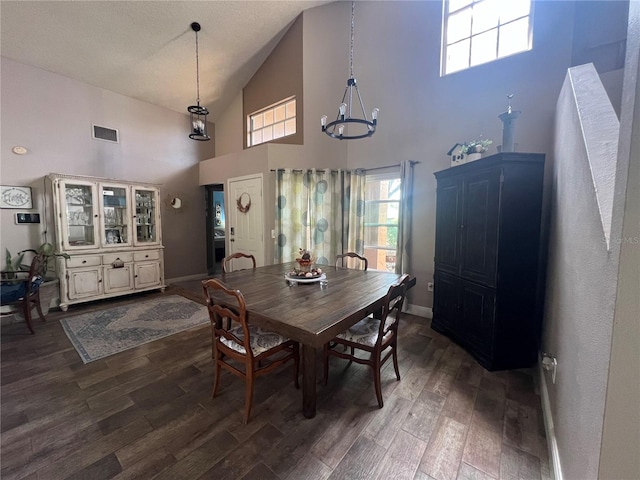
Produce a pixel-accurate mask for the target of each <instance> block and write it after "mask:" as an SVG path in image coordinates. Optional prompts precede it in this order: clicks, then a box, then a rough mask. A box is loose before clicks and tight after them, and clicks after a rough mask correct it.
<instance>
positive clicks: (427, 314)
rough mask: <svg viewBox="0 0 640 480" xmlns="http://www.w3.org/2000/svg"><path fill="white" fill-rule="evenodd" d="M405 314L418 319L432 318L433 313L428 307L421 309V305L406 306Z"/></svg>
mask: <svg viewBox="0 0 640 480" xmlns="http://www.w3.org/2000/svg"><path fill="white" fill-rule="evenodd" d="M405 312H407V313H409V314H411V315H416V316H418V317H424V318H433V311H432V310H431V308H430V307H423V306H421V305H411V304H409V305H407V308H406V310H405Z"/></svg>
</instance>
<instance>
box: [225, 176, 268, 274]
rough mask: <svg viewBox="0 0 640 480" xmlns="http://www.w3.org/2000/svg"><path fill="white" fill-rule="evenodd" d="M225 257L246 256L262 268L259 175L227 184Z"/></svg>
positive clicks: (260, 180) (261, 209)
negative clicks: (233, 255) (250, 257)
mask: <svg viewBox="0 0 640 480" xmlns="http://www.w3.org/2000/svg"><path fill="white" fill-rule="evenodd" d="M227 205H228V207H227V221H228V223H229V227H228V230H227V234H228V235H229V250H228V253H227V254H228V255H231V254H233V253H236V252H242V253H248V254H251V255H253V256H254V257H255V258H256V264H257V265H258V266H261V265H264V236H263V234H264V227H263V225H264V218H263V215H264V212H263V198H262V174H256V175H248V176H245V177H237V178H230V179H229V180H228V182H227Z"/></svg>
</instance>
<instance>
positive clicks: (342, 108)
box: [338, 103, 347, 117]
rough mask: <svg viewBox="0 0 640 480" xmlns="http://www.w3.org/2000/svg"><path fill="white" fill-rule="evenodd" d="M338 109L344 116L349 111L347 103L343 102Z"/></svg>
mask: <svg viewBox="0 0 640 480" xmlns="http://www.w3.org/2000/svg"><path fill="white" fill-rule="evenodd" d="M338 111H339V112H340V116H341V117H344V114H345V113H346V112H347V104H346V103H341V104H340V106H339V107H338Z"/></svg>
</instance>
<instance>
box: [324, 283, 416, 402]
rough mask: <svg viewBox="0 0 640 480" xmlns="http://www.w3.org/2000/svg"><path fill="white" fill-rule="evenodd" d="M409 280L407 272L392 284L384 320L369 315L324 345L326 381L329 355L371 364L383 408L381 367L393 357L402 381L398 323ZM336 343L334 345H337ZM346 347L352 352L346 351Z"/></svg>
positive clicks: (398, 377) (385, 306) (386, 302)
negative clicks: (361, 351) (358, 354)
mask: <svg viewBox="0 0 640 480" xmlns="http://www.w3.org/2000/svg"><path fill="white" fill-rule="evenodd" d="M408 283H409V275H408V274H404V275H403V276H402V277H400V279H399V280H398V281H397V282H396V283H394V284H393V285H391V287H389V291H388V292H387V296H386V298H385V302H384V308H383V310H382V316H381V318H382V320H380V319H377V318H371V317H367V318H365V319H363V320H360V321H359V322H358V323H356V324H355V325H353V326H352V327H351V328H349V329H348V330H347V331H345V332H342V333H340V334H339V335H338V336H337V337H335V338H334V339H333V340H331V342H329V343H327V344H325V346H324V383H325V385H326V384H327V381H328V380H329V357H330V356H335V357H339V358H344V359H346V360H349V361H352V362H356V363H359V364H361V365H368V366H369V367H371V370H372V372H373V384H374V387H375V390H376V397H377V399H378V406H379V407H380V408H382V407H383V405H384V403H383V401H382V387H381V384H380V370H381V369H382V366H383V365H384V363H385V362H386V361H387V360H388V359H389V357H393V368H394V369H395V371H396V378H397V379H398V380H400V371H399V370H398V348H397V347H398V323H399V322H400V313H401V311H402V305H403V303H404V297H405V294H406V291H407V284H408ZM334 344H335V345H334ZM337 345H343V346H344V347H345V349H344V351H343V352H341V351H338V350H337V349H336V348H334V347H336V346H337ZM347 347H349V348H350V349H351V353H348V352H347ZM356 349H358V350H363V351H364V352H366V354H365V357H368V358H360V357H358V356H356V352H355V350H356ZM383 354H384V356H383Z"/></svg>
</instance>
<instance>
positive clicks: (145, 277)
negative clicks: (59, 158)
mask: <svg viewBox="0 0 640 480" xmlns="http://www.w3.org/2000/svg"><path fill="white" fill-rule="evenodd" d="M47 182H48V184H49V185H50V187H51V192H52V200H53V210H54V220H55V232H56V241H55V246H56V252H57V253H66V254H68V255H69V258H64V257H57V264H56V267H57V269H56V271H57V274H58V278H59V279H60V308H61V309H62V310H67V308H68V307H69V305H72V304H75V303H81V302H88V301H92V300H99V299H103V298H109V297H115V296H118V295H126V294H129V293H134V292H139V291H143V290H153V289H162V290H164V288H165V285H164V256H163V246H162V229H161V223H160V205H159V198H160V190H159V187H158V186H157V185H152V184H143V183H140V184H133V183H127V182H124V181H119V180H109V179H103V178H95V177H80V176H74V175H62V174H50V175H49V176H48V177H47Z"/></svg>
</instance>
